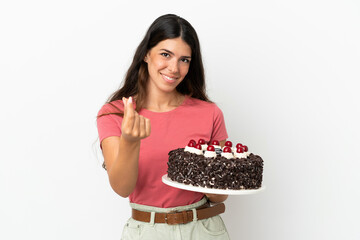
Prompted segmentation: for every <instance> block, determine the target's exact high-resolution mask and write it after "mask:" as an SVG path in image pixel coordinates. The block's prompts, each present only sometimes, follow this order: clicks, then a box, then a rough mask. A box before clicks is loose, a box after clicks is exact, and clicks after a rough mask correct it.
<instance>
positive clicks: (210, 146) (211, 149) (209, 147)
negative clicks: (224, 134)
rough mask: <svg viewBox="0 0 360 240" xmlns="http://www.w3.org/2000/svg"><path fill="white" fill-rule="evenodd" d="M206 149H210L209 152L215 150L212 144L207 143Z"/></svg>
mask: <svg viewBox="0 0 360 240" xmlns="http://www.w3.org/2000/svg"><path fill="white" fill-rule="evenodd" d="M207 150H208V151H211V152H215V147H214V146H212V145H209V146H208V147H207Z"/></svg>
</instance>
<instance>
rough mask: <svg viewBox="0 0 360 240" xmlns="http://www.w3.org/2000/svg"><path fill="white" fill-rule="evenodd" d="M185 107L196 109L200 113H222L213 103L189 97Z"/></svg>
mask: <svg viewBox="0 0 360 240" xmlns="http://www.w3.org/2000/svg"><path fill="white" fill-rule="evenodd" d="M184 106H186V107H189V108H194V109H196V110H199V111H210V112H219V111H220V112H221V110H220V108H219V107H218V106H217V105H216V103H213V102H206V101H203V100H200V99H197V98H192V97H188V99H187V101H186V102H185V104H184Z"/></svg>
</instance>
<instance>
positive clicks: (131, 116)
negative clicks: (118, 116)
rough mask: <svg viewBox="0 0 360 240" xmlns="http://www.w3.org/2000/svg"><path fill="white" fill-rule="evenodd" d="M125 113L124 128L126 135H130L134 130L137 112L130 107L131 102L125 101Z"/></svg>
mask: <svg viewBox="0 0 360 240" xmlns="http://www.w3.org/2000/svg"><path fill="white" fill-rule="evenodd" d="M125 102H126V104H125V112H124V119H123V122H124V123H123V124H124V125H123V127H124V130H125V133H127V134H130V133H131V132H132V129H133V128H134V120H135V113H136V112H135V111H134V110H133V109H131V107H129V100H127V99H125Z"/></svg>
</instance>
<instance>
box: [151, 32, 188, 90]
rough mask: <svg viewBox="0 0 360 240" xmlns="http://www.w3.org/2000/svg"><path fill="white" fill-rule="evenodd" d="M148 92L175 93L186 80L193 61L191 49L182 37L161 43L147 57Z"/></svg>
mask: <svg viewBox="0 0 360 240" xmlns="http://www.w3.org/2000/svg"><path fill="white" fill-rule="evenodd" d="M144 61H145V62H146V63H147V65H148V71H149V79H148V85H147V87H148V91H149V92H154V91H161V92H167V93H170V92H173V91H174V90H175V88H176V86H177V85H179V84H180V83H181V81H182V80H183V79H184V78H185V76H186V74H187V73H188V71H189V67H190V61H191V48H190V46H189V45H188V44H187V43H186V42H184V41H183V40H182V39H181V38H180V37H179V38H173V39H166V40H163V41H161V42H159V43H158V44H157V45H156V46H155V47H153V48H152V49H151V50H150V51H149V52H148V53H147V55H146V57H145V59H144Z"/></svg>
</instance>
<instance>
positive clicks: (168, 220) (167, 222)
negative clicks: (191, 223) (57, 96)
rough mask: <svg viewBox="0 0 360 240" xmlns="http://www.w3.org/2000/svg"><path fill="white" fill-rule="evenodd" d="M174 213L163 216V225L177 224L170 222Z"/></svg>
mask: <svg viewBox="0 0 360 240" xmlns="http://www.w3.org/2000/svg"><path fill="white" fill-rule="evenodd" d="M175 214H176V212H168V213H166V214H165V223H166V224H168V225H176V224H177V223H176V222H175V221H171V219H174V218H172V217H171V216H175Z"/></svg>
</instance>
